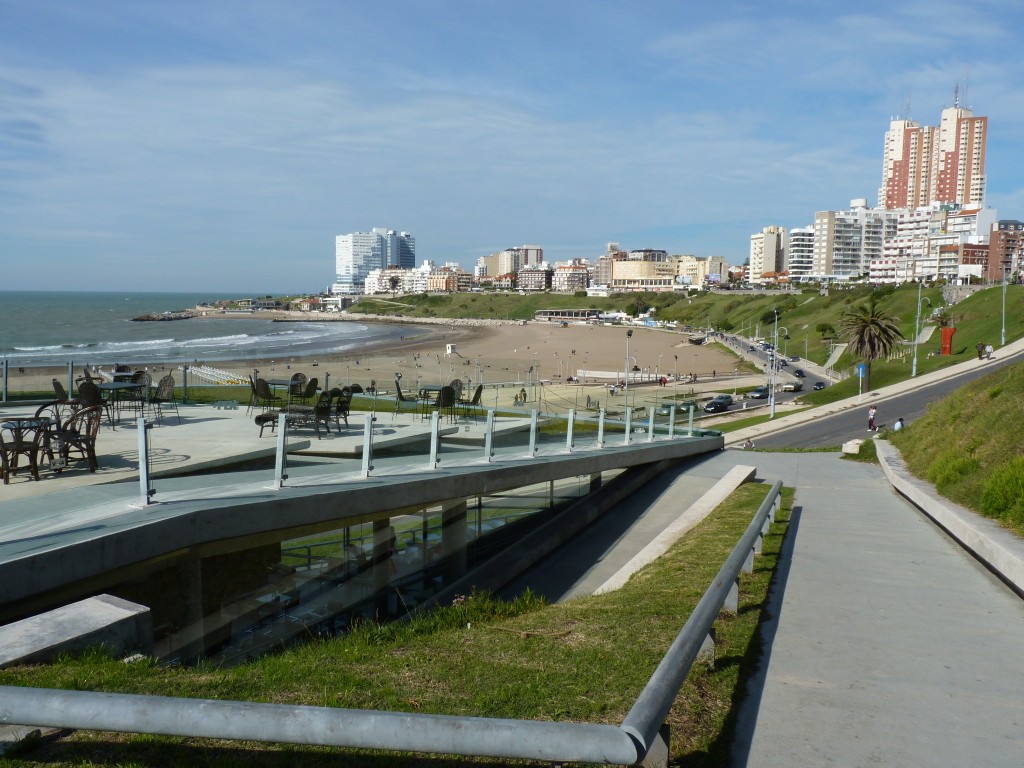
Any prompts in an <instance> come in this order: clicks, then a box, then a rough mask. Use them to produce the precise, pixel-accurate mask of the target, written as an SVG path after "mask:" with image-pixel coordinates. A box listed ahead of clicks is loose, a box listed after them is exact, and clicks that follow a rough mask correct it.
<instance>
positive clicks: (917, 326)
mask: <svg viewBox="0 0 1024 768" xmlns="http://www.w3.org/2000/svg"><path fill="white" fill-rule="evenodd" d="M925 301H927V302H928V306H929V307H930V306H931V305H932V302H931V299H929V298H928V297H927V296H921V283H920V282H918V284H917V318H916V319H915V320H914V360H913V362H912V363H911V364H910V378H914V377H915V376H917V346H918V341H919V340H920V336H921V304H922V302H925Z"/></svg>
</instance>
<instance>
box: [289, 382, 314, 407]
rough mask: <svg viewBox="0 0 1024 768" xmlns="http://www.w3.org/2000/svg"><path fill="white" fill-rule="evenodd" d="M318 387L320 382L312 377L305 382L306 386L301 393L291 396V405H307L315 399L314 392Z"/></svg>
mask: <svg viewBox="0 0 1024 768" xmlns="http://www.w3.org/2000/svg"><path fill="white" fill-rule="evenodd" d="M319 386H320V381H319V380H318V379H317V378H316V376H314V377H313V378H312V379H310V380H309V381H307V382H306V386H305V387H304V388H303V390H302V392H301V393H300V394H298V395H292V402H293V403H300V404H302V405H308V404H309V403H310V401H311V400H313V398H315V397H316V390H317V388H319Z"/></svg>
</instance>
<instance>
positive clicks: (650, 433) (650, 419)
mask: <svg viewBox="0 0 1024 768" xmlns="http://www.w3.org/2000/svg"><path fill="white" fill-rule="evenodd" d="M647 442H648V443H653V442H654V409H653V408H651V412H650V413H649V414H648V415H647Z"/></svg>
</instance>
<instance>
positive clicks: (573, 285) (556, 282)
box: [551, 263, 590, 293]
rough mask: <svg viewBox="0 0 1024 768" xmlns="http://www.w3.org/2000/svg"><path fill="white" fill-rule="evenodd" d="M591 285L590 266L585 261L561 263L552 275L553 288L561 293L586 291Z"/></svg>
mask: <svg viewBox="0 0 1024 768" xmlns="http://www.w3.org/2000/svg"><path fill="white" fill-rule="evenodd" d="M589 286H590V267H589V266H588V265H587V264H585V263H571V264H560V265H558V266H557V267H555V271H554V273H553V274H552V275H551V290H552V291H557V292H559V293H575V292H576V291H585V290H587V288H588V287H589Z"/></svg>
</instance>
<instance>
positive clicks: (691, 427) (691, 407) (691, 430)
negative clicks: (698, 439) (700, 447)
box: [686, 403, 695, 437]
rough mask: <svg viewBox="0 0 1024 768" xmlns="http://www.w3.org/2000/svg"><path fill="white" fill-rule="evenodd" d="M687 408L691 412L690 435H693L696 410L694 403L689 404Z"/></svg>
mask: <svg viewBox="0 0 1024 768" xmlns="http://www.w3.org/2000/svg"><path fill="white" fill-rule="evenodd" d="M686 410H688V411H689V412H690V437H693V412H694V410H695V408H694V407H693V403H691V404H690V405H689V406H687V408H686Z"/></svg>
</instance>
